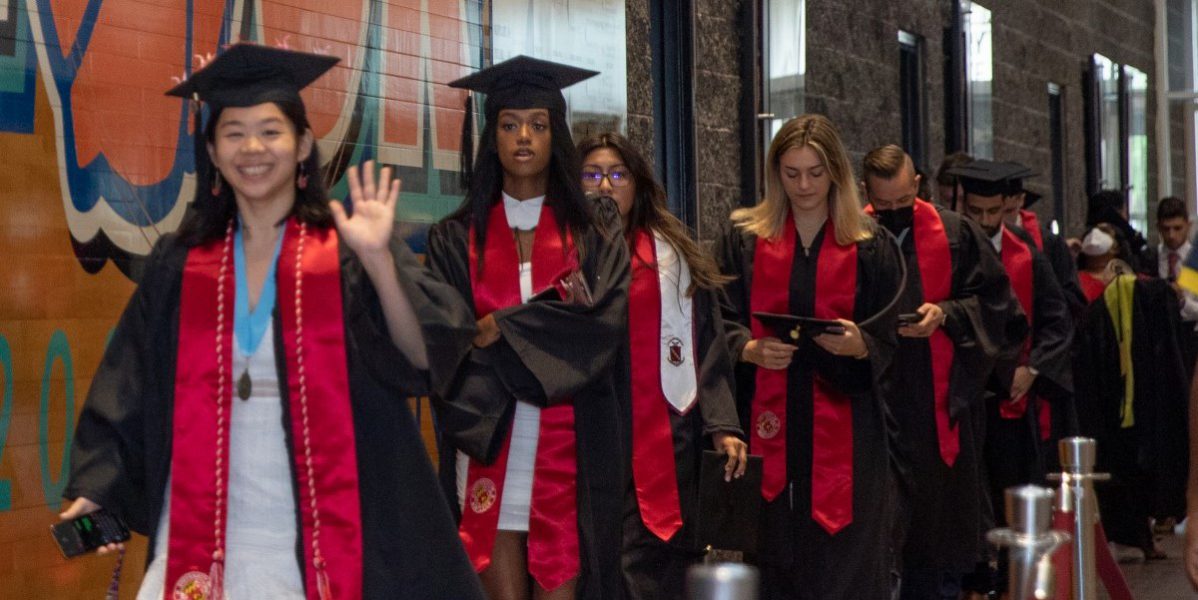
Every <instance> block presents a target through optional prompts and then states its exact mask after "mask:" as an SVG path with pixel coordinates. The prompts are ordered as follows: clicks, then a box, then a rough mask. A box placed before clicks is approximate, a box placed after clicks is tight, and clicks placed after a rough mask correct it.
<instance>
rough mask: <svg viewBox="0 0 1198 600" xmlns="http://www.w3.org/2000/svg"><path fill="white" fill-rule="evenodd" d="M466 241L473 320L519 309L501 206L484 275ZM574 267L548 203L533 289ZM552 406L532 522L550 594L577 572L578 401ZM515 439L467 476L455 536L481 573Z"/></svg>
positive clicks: (535, 552) (512, 250)
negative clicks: (488, 462)
mask: <svg viewBox="0 0 1198 600" xmlns="http://www.w3.org/2000/svg"><path fill="white" fill-rule="evenodd" d="M469 235H470V242H469V243H470V256H469V260H470V284H471V289H472V291H473V295H474V311H475V314H476V315H477V316H478V317H479V318H482V317H484V316H486V315H489V314H491V313H492V312H495V311H496V310H498V309H501V308H505V307H508V306H515V305H517V304H520V302H521V299H520V258H519V257H518V256H517V254H516V244H515V240H513V239H512V230H511V227H509V226H508V221H507V214H506V212H505V210H504V207H503V202H496V203H495V205H494V206H493V207H492V208H491V214H490V217H489V219H488V221H487V239H486V246H485V248H483V250H482V251H483V260H484V264H483V268H482V270H481V271H480V270H479V268H478V256H479V255H478V252H479V249H478V248H477V247H476V245H475V241H474V240H475V236H474V230H473V229H471V231H470V234H469ZM577 264H578V258H577V254H576V253H575V250H574V242H573V238H572V237H571V235H570V232H569V230H567V231H566V232H565V234H564V239H563V234H562V233H561V231H560V230H559V228H558V223H557V219H556V218H555V217H554V215H553V210H552V209H551V207H550V205H549V203H548V202H546V203H545V204H544V205H542V207H541V217H540V220H539V221H538V223H537V227H536V230H535V233H534V234H533V249H532V282H533V290H541V289H545V288H547V287H549V286H550V285H553V284H554V283H555V282H557V281H558V280H559V279H560V278H561V276H562V275H563V274H565V273H567V272H569V271H571V270H573V269H575V268H576V267H577ZM546 333H547V335H548V334H552V332H546ZM550 400H552V401H554V402H553V404H551V405H550V406H546V407H544V408H542V409H541V429H540V436H539V438H538V440H537V455H536V462H535V464H534V468H533V484H532V498H531V505H530V507H529V517H528V571H529V573H530V574H531V575H532V577H533V579H535V580H536V581H537V583H539V584H540V585H541V587H543V588H545V589H546V590H553V589H556V588H557V587H559V586H560V585H561V584H563V583H565V582H566V581H569V580H570V578H572V577H574V576H575V575H577V574H578V571H579V545H578V503H577V488H576V485H577V478H578V462H577V461H578V457H577V452H576V450H575V444H576V440H575V433H574V403H573V401H572V400H570V399H561V398H551V399H550ZM511 441H512V432H511V430H510V429H509V430H508V432H507V437H506V439H505V440H504V442H503V448H502V449H501V450H500V454H499V457H498V458H496V459H495V462H493V463H492V464H490V465H483V464H480V463H478V462H477V461H475V460H474V459H471V460H470V467H469V470H468V472H467V475H466V495H467V496H466V502H465V506H464V507H463V509H462V523H461V526H460V527H459V529H458V533H459V535H460V536H461V538H462V543H463V544H464V545H465V547H466V554H467V555H468V556H469V557H470V561H471V563H472V564H473V565H474V568H475V570H476V571H479V572H482V571H483V570H484V569H486V568H487V567H488V566H489V565H490V564H491V552H492V550H493V549H494V546H495V535H496V531H497V527H498V525H499V510H500V505H501V503H502V499H503V482H504V476H505V475H506V474H507V460H508V451H509V449H510V447H511Z"/></svg>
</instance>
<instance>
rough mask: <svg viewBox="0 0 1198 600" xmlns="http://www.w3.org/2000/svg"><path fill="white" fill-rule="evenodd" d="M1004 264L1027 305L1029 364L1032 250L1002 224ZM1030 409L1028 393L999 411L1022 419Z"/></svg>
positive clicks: (1024, 359) (1024, 360) (1018, 297)
mask: <svg viewBox="0 0 1198 600" xmlns="http://www.w3.org/2000/svg"><path fill="white" fill-rule="evenodd" d="M1000 256H1001V258H1002V266H1003V268H1004V269H1006V271H1007V278H1008V279H1010V280H1011V289H1012V290H1013V291H1014V292H1015V299H1016V300H1019V305H1020V306H1021V307H1022V308H1023V315H1024V317H1025V318H1026V319H1027V325H1028V328H1029V332H1028V336H1027V337H1026V338H1024V340H1023V350H1022V351H1021V352H1020V356H1019V364H1020V365H1026V364H1027V359H1028V356H1029V355H1030V354H1031V349H1032V334H1031V332H1030V328H1031V327H1032V323H1033V317H1034V315H1033V309H1034V308H1035V301H1034V294H1033V288H1032V285H1033V281H1032V251H1031V249H1029V248H1028V247H1027V244H1026V243H1024V241H1023V240H1021V239H1019V236H1017V235H1015V234H1014V233H1011V230H1010V229H1007V228H1006V227H1003V228H1002V252H1001V253H1000ZM1025 412H1027V394H1024V395H1023V396H1021V397H1019V398H1011V399H1009V400H1008V401H1006V402H1003V403H1001V404H999V413H1000V414H1001V415H1002V418H1004V419H1018V418H1020V417H1022V416H1023V415H1024V413H1025Z"/></svg>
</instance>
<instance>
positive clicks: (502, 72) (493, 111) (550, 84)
mask: <svg viewBox="0 0 1198 600" xmlns="http://www.w3.org/2000/svg"><path fill="white" fill-rule="evenodd" d="M598 74H599V72H598V71H591V70H588V69H579V68H578V67H572V66H570V65H563V64H561V63H555V62H551V61H548V60H541V59H539V58H532V57H530V56H524V55H520V56H517V57H515V58H510V59H508V60H505V61H503V62H501V63H497V64H494V65H491V66H489V67H487V68H485V69H482V70H480V71H478V72H477V73H473V74H471V75H467V76H465V77H463V78H461V79H457V80H454V81H451V82H449V86H450V87H455V88H465V89H468V90H472V91H475V92H480V93H483V94H486V95H487V103H486V108H485V110H484V114H485V115H486V117H487V118H488V119H493V118H495V117H496V116H497V115H498V114H499V111H501V110H503V109H505V108H512V109H525V108H545V109H549V110H560V111H562V112H563V113H564V112H565V110H566V98H565V97H564V96H562V88H567V87H570V86H572V85H574V84H576V83H578V82H580V81H583V80H586V79H590V78H591V77H594V76H595V75H598Z"/></svg>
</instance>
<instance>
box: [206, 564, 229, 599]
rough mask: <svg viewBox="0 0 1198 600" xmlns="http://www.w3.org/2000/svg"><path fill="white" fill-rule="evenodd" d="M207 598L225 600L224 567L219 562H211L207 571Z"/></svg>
mask: <svg viewBox="0 0 1198 600" xmlns="http://www.w3.org/2000/svg"><path fill="white" fill-rule="evenodd" d="M208 585H209V586H210V587H209V589H208V598H209V599H210V600H225V567H224V564H223V563H221V561H219V560H214V561H212V567H211V568H209V569H208Z"/></svg>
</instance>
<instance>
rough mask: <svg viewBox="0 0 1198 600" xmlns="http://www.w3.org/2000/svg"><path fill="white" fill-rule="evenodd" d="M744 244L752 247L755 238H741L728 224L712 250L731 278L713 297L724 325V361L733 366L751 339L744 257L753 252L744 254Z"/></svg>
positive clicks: (749, 287) (747, 265)
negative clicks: (725, 359) (715, 298)
mask: <svg viewBox="0 0 1198 600" xmlns="http://www.w3.org/2000/svg"><path fill="white" fill-rule="evenodd" d="M745 244H749V245H750V246H753V245H755V239H754V238H750V237H748V236H745V235H744V234H742V233H741V232H740V230H738V229H737V228H736V227H734V226H732V225H731V224H728V225H726V226H725V228H724V230H723V232H721V234H720V236H719V237H718V238H716V242H715V248H714V255H715V260H716V264H717V265H719V268H720V272H721V273H723V274H725V275H728V276H731V277H732V278H733V279H732V281H730V282H728V283H727V284H725V285H724V288H723V289H722V290H720V293H719V294H718V295H717V297H718V299H719V302H720V316H721V319H722V321H723V324H724V338H725V340H726V341H727V343H728V358H729V360H731V361H732V362H733V364H737V363H739V362H740V356H741V354H742V353H743V352H744V349H745V344H748V343H749V340H752V339H753V333H752V331H751V330H750V329H749V317H750V314H749V313H750V310H749V291H750V290H752V288H753V285H752V278H753V274H752V271H753V263H752V261H746V258H745V257H746V256H752V255H753V249H752V248H750V249H749V250H748V252H747V253H746V251H745V248H744V246H745Z"/></svg>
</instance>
